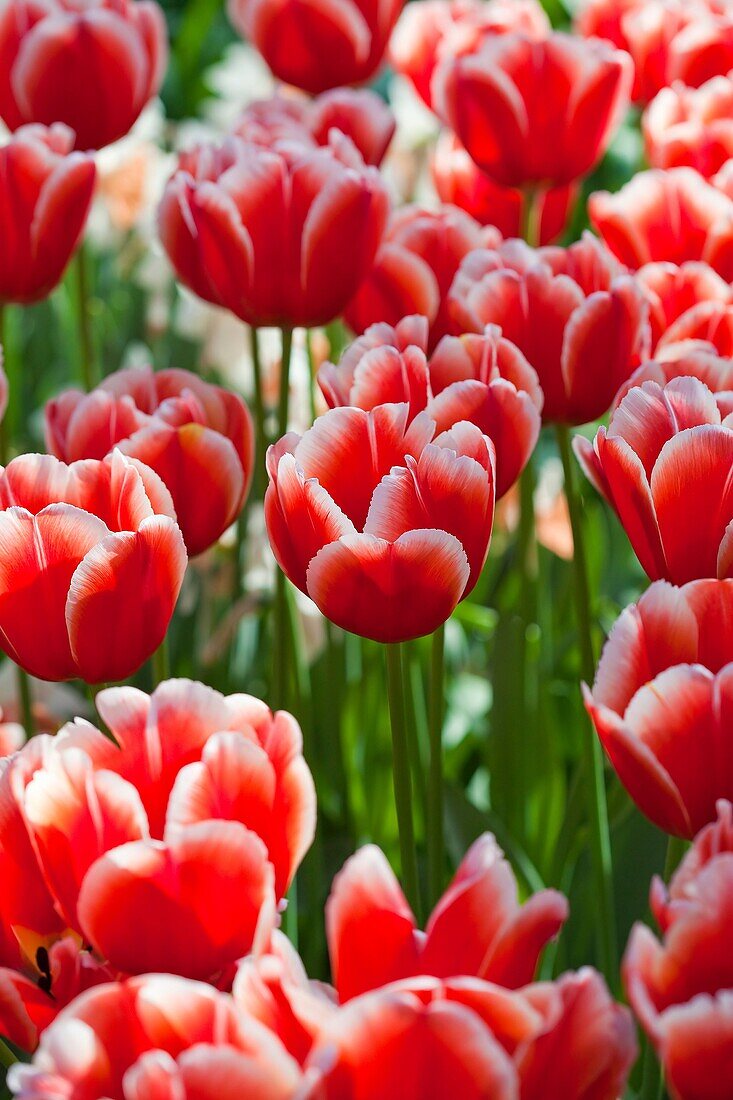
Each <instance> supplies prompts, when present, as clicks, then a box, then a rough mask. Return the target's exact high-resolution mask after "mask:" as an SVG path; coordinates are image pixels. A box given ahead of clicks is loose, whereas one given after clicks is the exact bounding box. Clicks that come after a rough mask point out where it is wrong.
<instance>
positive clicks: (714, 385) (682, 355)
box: [612, 340, 733, 415]
mask: <svg viewBox="0 0 733 1100" xmlns="http://www.w3.org/2000/svg"><path fill="white" fill-rule="evenodd" d="M659 355H660V358H658V359H647V361H646V362H645V363H642V364H641V366H640V367H639V368H638V369H637V370H635V371H634V373H633V374H632V375H631V378H629V380H628V382H624V384H623V386H622V387H621V389H620V390H619V391H618V393H617V394H616V397H615V398H614V402H613V406H612V412H615V410H616V409H617V408H618V406H619V405H620V404H621V402H622V401H623V399H624V398H625V397H626V395H627V393H628V392H629V390H633V389H634V387H636V386H641V385H643V384H644V382H656V383H657V385H659V386H660V387H662V388H664V387H665V386H666V385H667V383H668V382H671V381H672V380H673V379H674V378H699V380H700V381H701V382H704V383H705V385H706V386H707V388H708V389H709V390H710V391H711V392H712V393H714V394H715V396H716V400H717V402H718V407H719V408H720V410H721V413H722V412H724V413H725V414H726V415H727V414H728V413H729V412H733V361H731V360H730V359H728V358H723V356H721V355H717V354H716V352H715V349H714V348H713V347H712V345H709V344H706V343H704V342H703V341H700V342H696V341H694V340H693V341H691V342H690V343H689V344H688V343H681V344H677V345H674V344H673V345H670V346H669V347H668V348H662V349H661V350H660V353H659Z"/></svg>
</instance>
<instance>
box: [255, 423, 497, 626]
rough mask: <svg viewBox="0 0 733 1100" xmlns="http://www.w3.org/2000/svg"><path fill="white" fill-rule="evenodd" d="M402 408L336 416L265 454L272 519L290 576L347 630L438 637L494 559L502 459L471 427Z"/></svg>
mask: <svg viewBox="0 0 733 1100" xmlns="http://www.w3.org/2000/svg"><path fill="white" fill-rule="evenodd" d="M408 421H409V406H408V405H407V404H389V405H377V406H376V407H375V408H374V409H373V410H372V411H371V412H368V413H367V412H364V411H363V410H361V409H356V408H342V409H330V410H329V411H328V412H327V413H325V415H324V416H321V417H319V418H318V420H316V422H315V424H314V425H313V427H312V428H310V429H309V430H308V431H307V432H306V433H305V435H303V436H298V435H296V434H295V433H290V434H289V435H286V436H285V437H284V438H283V439H281V440H280V442H279V443H278V444H276V445H275V446H274V447H271V448H270V450H269V451H268V456H267V465H268V471H269V475H270V484H269V486H268V489H267V493H266V495H265V519H266V522H267V531H268V535H269V537H270V544H271V546H272V549H273V552H274V554H275V557H276V559H277V562H278V564H279V566H280V568H281V569H282V570H283V572H284V573H285V574H286V576H288V577H289V578H290V580H291V581H292V582H293V584H294V585H296V587H298V588H300V589H301V590H302V591H303V592H306V593H307V594H308V595H309V596H310V597H311V599H312V600H313V601H314V603H315V604H316V605H317V606H318V607H319V609H320V610H321V612H322V613H323V614H324V615H325V616H326V618H328V619H330V620H331V621H332V622H334V623H336V625H337V626H341V627H343V628H344V629H345V630H351V631H352V632H353V633H355V634H360V635H362V637H366V638H373V639H374V640H375V641H380V642H396V641H406V640H407V639H409V638H417V637H420V636H421V635H423V634H430V633H432V632H433V631H434V630H435V629H436V628H437V627H438V626H440V624H441V623H443V622H445V621H446V619H447V618H448V617H449V616H450V615H451V614H452V612H453V610H454V608H455V607H456V605H457V604H458V602H459V601H460V600H461V599H463V598H464V596H466V595H467V593H468V592H470V591H471V589H472V588H473V586H474V584H475V583H476V580H477V579H478V576H479V573H480V572H481V568H482V566H483V563H484V560H485V558H486V554H487V552H488V546H489V540H490V538H491V528H492V523H493V516H494V482H495V475H494V469H495V458H494V448H493V445H492V443H491V441H490V440H489V439H487V438H486V437H485V436H484V435H483V434H482V433H481V431H480V430H479V429H478V428H477V427H475V425H473V424H466V423H461V424H457V425H456V426H455V427H454V428H453V429H452V430H451V431H449V432H443V433H442V434H439V435H437V434H436V431H435V423H434V422H433V421H432V420H431V419H430V418H429V417H428V415H427V414H426V413H421V414H419V415H418V416H417V417H415V419H414V420H412V422H410V423H408Z"/></svg>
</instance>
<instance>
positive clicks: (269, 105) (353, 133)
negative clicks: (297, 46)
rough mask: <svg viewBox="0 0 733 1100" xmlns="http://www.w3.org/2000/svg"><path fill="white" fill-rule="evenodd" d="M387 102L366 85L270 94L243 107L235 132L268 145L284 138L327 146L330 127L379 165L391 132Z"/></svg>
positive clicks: (368, 161)
mask: <svg viewBox="0 0 733 1100" xmlns="http://www.w3.org/2000/svg"><path fill="white" fill-rule="evenodd" d="M395 125H396V123H395V117H394V115H393V114H392V112H391V110H390V109H389V107H388V105H387V104H386V103H385V101H384V100H383V99H382V97H381V96H379V95H377V93H376V92H373V91H371V89H369V88H334V89H333V90H332V91H329V92H324V93H323V94H322V95H319V96H316V97H315V99H308V98H307V97H306V96H303V97H295V96H287V97H286V96H282V95H273V96H271V97H270V98H269V99H259V100H256V101H255V102H254V103H250V104H249V106H248V107H246V108H245V110H244V111H243V113H242V115H241V116H240V118H239V121H238V122H237V125H236V127H235V130H234V132H235V133H236V134H238V135H239V136H240V137H243V138H245V139H246V140H247V141H253V142H255V143H256V144H258V145H265V146H269V145H272V144H274V143H275V142H276V141H279V140H282V139H288V138H290V139H296V140H300V141H306V142H307V141H309V140H310V141H312V142H313V143H314V144H315V145H328V142H329V136H330V133H331V130H340V131H341V133H342V134H345V135H346V136H347V137H348V138H350V139H351V141H353V143H354V145H355V146H356V148H357V149H358V150H359V152H360V153H361V155H362V157H363V158H364V162H365V163H366V164H374V165H380V164H381V163H382V160H383V159H384V155H385V153H386V152H387V148H388V147H389V143H390V142H391V140H392V137H393V135H394V131H395Z"/></svg>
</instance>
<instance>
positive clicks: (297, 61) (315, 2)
mask: <svg viewBox="0 0 733 1100" xmlns="http://www.w3.org/2000/svg"><path fill="white" fill-rule="evenodd" d="M402 3H403V0H228V11H229V18H230V19H231V21H232V23H233V24H234V26H235V27H236V29H237V30H238V31H239V32H240V34H242V35H244V36H245V37H246V38H247V39H249V41H250V42H252V44H253V45H254V46H256V47H257V49H258V50H259V51H260V53H261V54H262V56H263V57H264V59H265V61H266V62H267V64H268V65H269V66H270V68H271V69H272V72H273V74H274V75H275V76H276V77H277V79H278V80H282V81H283V82H284V83H285V84H293V85H294V86H295V87H296V88H302V89H303V91H305V92H310V93H311V94H313V95H315V94H316V93H318V92H325V91H326V90H327V89H329V88H337V87H339V86H340V85H342V84H361V83H363V82H364V81H366V80H368V79H369V78H370V77H371V76H373V75H374V73H375V72H376V70H377V69H378V68H379V66H380V64H381V62H382V58H383V57H384V52H385V50H386V48H387V42H388V41H389V36H390V34H391V33H392V28H393V27H394V25H395V22H396V20H397V16H398V15H399V14H400V9H401V8H402Z"/></svg>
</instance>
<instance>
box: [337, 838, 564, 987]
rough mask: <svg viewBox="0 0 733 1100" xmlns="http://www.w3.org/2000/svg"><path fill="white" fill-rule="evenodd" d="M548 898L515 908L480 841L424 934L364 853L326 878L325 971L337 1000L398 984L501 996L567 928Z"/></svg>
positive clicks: (489, 849)
mask: <svg viewBox="0 0 733 1100" xmlns="http://www.w3.org/2000/svg"><path fill="white" fill-rule="evenodd" d="M567 915H568V906H567V902H566V900H565V898H564V897H563V896H562V895H561V894H558V893H556V892H555V891H554V890H543V891H541V892H540V893H538V894H535V895H534V896H533V897H532V898H531V899H530V900H529V901H528V902H526V903H525V904H524V905H520V904H519V901H518V899H517V883H516V880H515V878H514V874H513V872H512V869H511V867H510V866H509V864H508V863H507V861H506V860H505V859H504V856H503V853H502V852H501V850H500V848H499V847H498V845H497V843H496V841H495V840H494V838H493V836H491V834H490V833H486V834H484V836H482V837H480V838H479V839H478V840H477V841H475V842H474V844H473V845H472V846H471V848H469V850H468V852H467V853H466V855H465V856H464V858H463V860H462V862H461V865H460V866H459V868H458V870H457V871H456V874H455V877H454V879H453V882H452V883H451V885H450V886H449V887H448V889H447V890H446V892H445V893H444V894H443V897H442V898H441V899H440V901H439V902H438V904H437V905H436V907H435V909H434V910H433V913H432V916H431V917H430V919H429V920H428V923H427V926H426V928H425V931H424V932H421V931H419V930H418V928H417V924H416V921H415V917H414V916H413V914H412V912H411V910H410V907H409V905H408V904H407V901H406V899H405V896H404V894H403V893H402V889H401V887H400V885H399V883H398V881H397V879H396V878H395V875H394V872H393V871H392V869H391V868H390V866H389V863H388V862H387V860H386V858H385V856H384V855H383V854H382V852H381V851H380V849H379V848H376V847H375V846H374V845H368V846H367V847H365V848H361V849H360V850H359V851H358V852H357V853H356V855H354V856H352V857H351V859H349V860H348V861H347V863H346V864H345V866H344V868H343V870H342V871H341V872H340V874H338V875H337V876H336V878H335V879H334V883H333V888H332V890H331V896H330V898H329V900H328V903H327V905H326V929H327V934H328V944H329V951H330V955H331V972H332V975H333V981H334V985H335V986H336V990H337V992H338V995H339V999H340V1001H341V1002H342V1003H343V1002H345V1001H348V1000H351V998H352V997H356V996H358V995H359V994H360V993H366V992H368V991H369V990H372V989H377V988H379V987H380V986H383V985H388V984H389V983H390V982H393V981H398V980H400V979H402V978H412V977H414V976H417V975H420V974H429V975H432V976H434V977H438V978H452V977H458V976H461V975H463V976H469V975H470V976H474V977H477V978H483V979H485V980H486V981H489V982H494V983H495V984H497V985H501V986H506V987H507V988H509V989H518V988H519V986H522V985H526V984H527V983H528V982H531V981H532V979H533V978H534V974H535V970H536V969H537V962H538V959H539V957H540V954H541V952H542V950H543V949H544V947H545V946H546V945H547V943H548V942H549V941H550V940H551V939H552V938H553V937H554V936H556V935H557V934H558V932H559V931H560V929H561V927H562V925H563V923H564V921H565V920H566V919H567Z"/></svg>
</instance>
